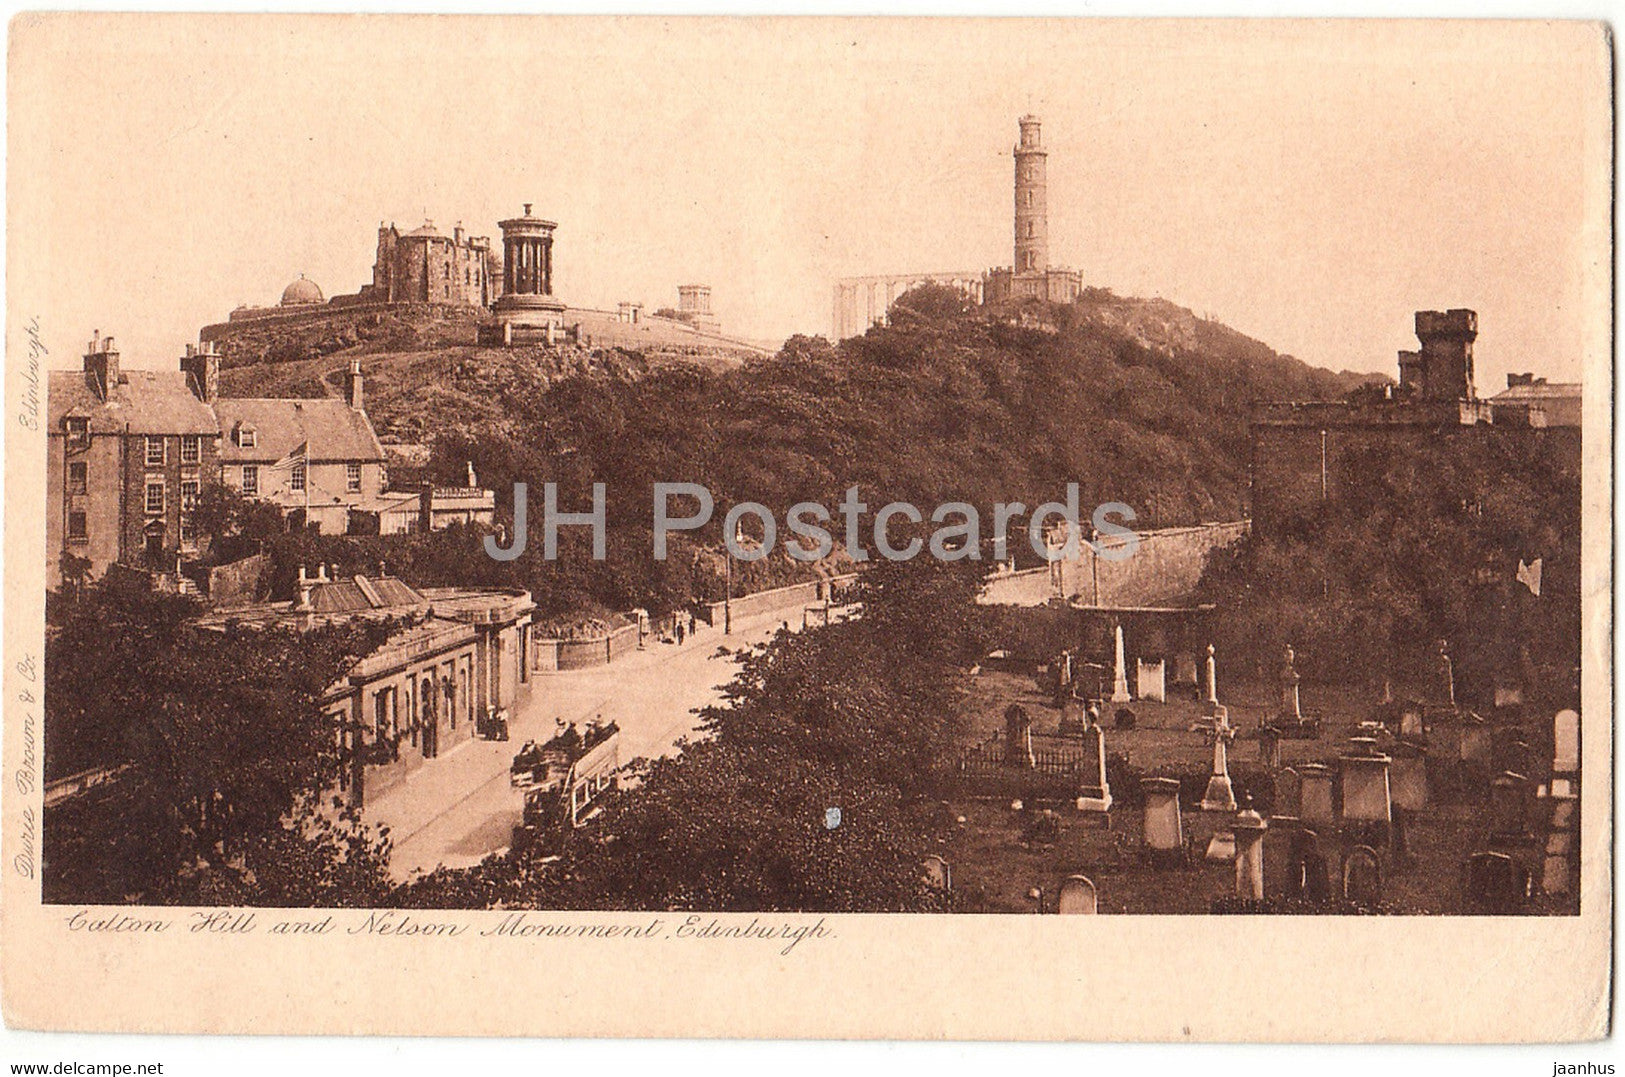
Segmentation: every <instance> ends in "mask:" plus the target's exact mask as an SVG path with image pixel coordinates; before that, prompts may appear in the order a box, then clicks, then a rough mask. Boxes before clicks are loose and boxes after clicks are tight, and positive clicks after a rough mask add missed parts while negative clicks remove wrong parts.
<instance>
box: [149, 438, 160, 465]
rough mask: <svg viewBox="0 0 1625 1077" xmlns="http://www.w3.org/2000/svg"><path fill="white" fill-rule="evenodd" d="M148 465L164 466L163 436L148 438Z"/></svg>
mask: <svg viewBox="0 0 1625 1077" xmlns="http://www.w3.org/2000/svg"><path fill="white" fill-rule="evenodd" d="M147 466H148V467H163V466H164V439H163V438H161V437H151V436H149V437H148V438H147Z"/></svg>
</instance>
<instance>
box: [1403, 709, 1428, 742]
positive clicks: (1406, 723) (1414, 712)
mask: <svg viewBox="0 0 1625 1077" xmlns="http://www.w3.org/2000/svg"><path fill="white" fill-rule="evenodd" d="M1399 735H1400V737H1401V739H1403V740H1421V739H1423V738H1424V737H1426V736H1427V728H1426V726H1424V725H1423V723H1422V707H1421V704H1419V703H1415V702H1409V701H1408V702H1406V703H1405V704H1404V705H1403V706H1401V707H1400V709H1399Z"/></svg>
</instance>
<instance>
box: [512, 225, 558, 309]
mask: <svg viewBox="0 0 1625 1077" xmlns="http://www.w3.org/2000/svg"><path fill="white" fill-rule="evenodd" d="M502 248H503V263H502V284H503V293H504V294H505V295H552V294H553V237H552V236H505V237H504V238H503V241H502Z"/></svg>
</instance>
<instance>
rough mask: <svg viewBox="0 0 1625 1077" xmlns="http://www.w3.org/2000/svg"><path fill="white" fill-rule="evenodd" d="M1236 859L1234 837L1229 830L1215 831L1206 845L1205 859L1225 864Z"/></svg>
mask: <svg viewBox="0 0 1625 1077" xmlns="http://www.w3.org/2000/svg"><path fill="white" fill-rule="evenodd" d="M1235 858H1236V835H1235V834H1234V833H1233V832H1232V831H1229V830H1220V831H1217V832H1216V833H1215V834H1214V835H1213V838H1212V839H1211V840H1210V841H1209V842H1208V843H1207V853H1206V859H1208V860H1213V861H1218V862H1221V863H1223V862H1225V861H1230V860H1234V859H1235Z"/></svg>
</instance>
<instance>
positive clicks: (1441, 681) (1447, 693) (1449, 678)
mask: <svg viewBox="0 0 1625 1077" xmlns="http://www.w3.org/2000/svg"><path fill="white" fill-rule="evenodd" d="M1434 670H1435V672H1434V682H1433V686H1432V688H1433V692H1432V695H1431V697H1430V698H1429V700H1428V702H1430V703H1433V704H1435V705H1437V706H1440V707H1454V706H1455V705H1456V667H1455V663H1454V662H1452V661H1451V660H1450V644H1449V643H1448V642H1446V641H1445V640H1440V641H1439V656H1438V658H1437V659H1436V660H1435V666H1434Z"/></svg>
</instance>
